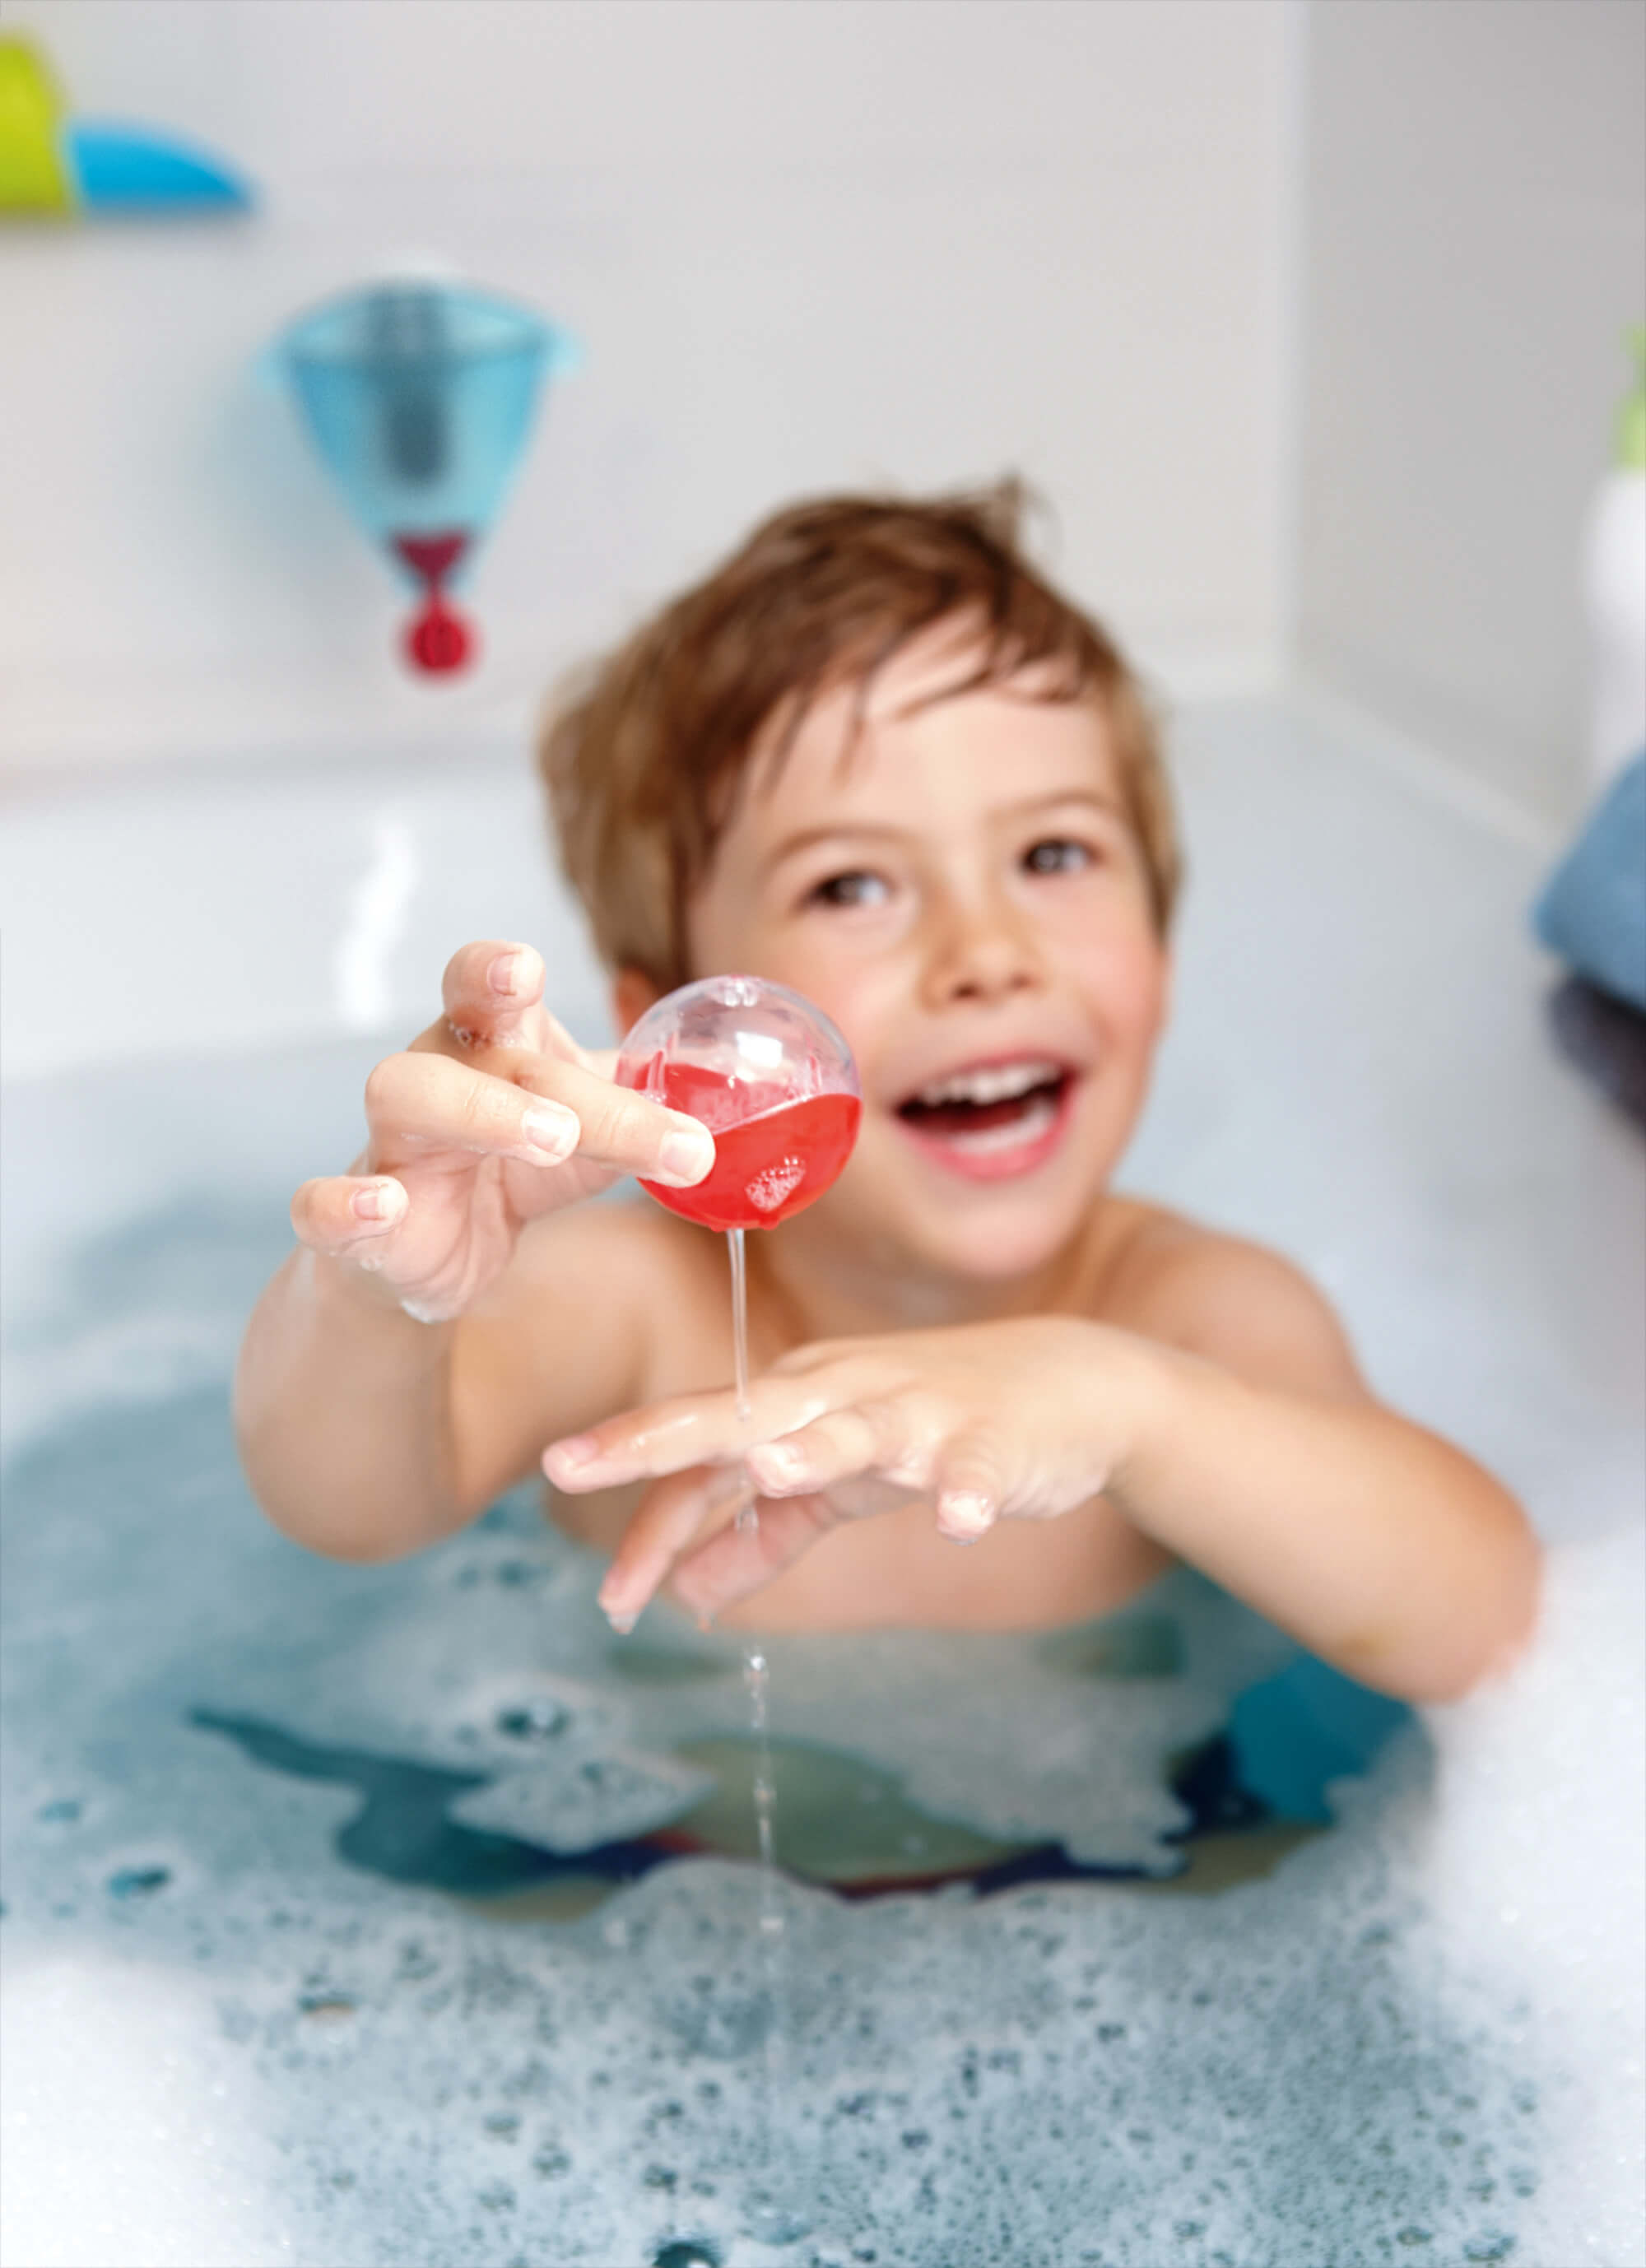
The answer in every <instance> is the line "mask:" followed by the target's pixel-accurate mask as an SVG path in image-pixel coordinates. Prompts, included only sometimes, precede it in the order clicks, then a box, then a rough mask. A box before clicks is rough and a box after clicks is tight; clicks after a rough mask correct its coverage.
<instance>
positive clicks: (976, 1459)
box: [543, 1316, 1149, 1628]
mask: <svg viewBox="0 0 1646 2268" xmlns="http://www.w3.org/2000/svg"><path fill="white" fill-rule="evenodd" d="M1148 1377H1149V1357H1148V1351H1147V1349H1146V1348H1145V1347H1144V1346H1143V1345H1142V1344H1141V1343H1140V1342H1139V1341H1136V1340H1134V1339H1133V1338H1132V1337H1131V1335H1130V1334H1129V1333H1126V1332H1122V1331H1116V1330H1111V1329H1107V1328H1105V1327H1104V1326H1103V1325H1101V1324H1097V1323H1091V1322H1085V1321H1083V1320H1081V1319H1079V1318H1075V1317H1072V1316H1036V1317H1025V1318H1022V1319H1020V1320H1016V1321H1013V1322H1000V1323H975V1324H966V1325H961V1326H957V1327H955V1328H952V1329H943V1330H932V1331H906V1332H899V1333H897V1335H896V1336H895V1337H889V1338H882V1339H854V1340H838V1341H834V1342H830V1343H826V1344H819V1345H815V1346H808V1347H801V1348H798V1349H796V1351H794V1352H793V1354H791V1355H787V1356H786V1357H785V1358H784V1359H782V1360H781V1361H780V1362H779V1363H777V1364H775V1365H774V1366H773V1367H772V1368H771V1370H770V1371H769V1372H767V1373H766V1374H765V1376H764V1377H763V1378H760V1379H758V1380H757V1381H755V1384H754V1385H753V1387H752V1388H751V1389H750V1393H749V1411H750V1414H749V1418H748V1420H747V1421H746V1422H743V1423H740V1422H739V1419H738V1416H737V1410H736V1401H735V1397H734V1395H732V1394H730V1393H727V1392H724V1391H721V1392H718V1393H711V1394H697V1395H682V1396H681V1397H679V1398H678V1399H676V1400H675V1401H671V1402H661V1403H654V1404H653V1406H652V1407H651V1408H649V1409H646V1410H631V1411H629V1412H628V1413H626V1414H625V1415H624V1416H623V1417H620V1418H612V1419H610V1420H609V1422H608V1423H607V1424H605V1425H599V1426H596V1427H595V1428H594V1430H593V1431H592V1432H588V1433H585V1434H579V1435H578V1436H576V1437H574V1438H573V1439H572V1440H564V1441H557V1442H555V1443H554V1444H553V1445H552V1446H551V1447H550V1448H549V1449H548V1450H547V1451H546V1452H545V1454H544V1456H543V1469H544V1470H545V1472H546V1473H547V1474H548V1476H549V1478H550V1480H551V1481H552V1482H553V1483H554V1484H555V1485H556V1486H557V1488H562V1489H565V1490H568V1491H573V1492H576V1491H582V1490H588V1489H604V1488H610V1487H613V1486H616V1485H617V1484H621V1483H624V1482H628V1481H634V1480H638V1479H642V1478H646V1479H651V1480H652V1481H653V1482H654V1484H655V1485H654V1486H653V1487H652V1488H651V1489H650V1490H649V1491H647V1494H646V1499H645V1500H644V1502H643V1503H642V1504H641V1506H640V1508H639V1510H638V1512H637V1513H636V1514H635V1516H634V1518H633V1520H632V1521H631V1523H630V1525H629V1528H628V1529H627V1531H626V1532H625V1534H624V1538H623V1541H622V1543H620V1544H619V1546H618V1548H617V1551H616V1556H615V1557H614V1558H613V1561H612V1564H611V1566H610V1568H609V1570H608V1572H607V1575H606V1580H605V1581H604V1582H603V1583H602V1586H601V1593H600V1600H601V1604H602V1607H603V1608H604V1609H605V1610H606V1612H607V1614H608V1615H609V1616H610V1617H611V1619H612V1621H613V1622H614V1623H615V1624H617V1626H618V1627H619V1628H626V1627H628V1626H629V1625H630V1624H631V1623H632V1622H633V1621H634V1619H635V1617H636V1616H638V1614H639V1613H640V1611H641V1609H643V1608H644V1607H645V1605H646V1602H647V1601H648V1600H649V1599H650V1598H651V1597H652V1595H653V1593H654V1592H655V1591H656V1590H657V1589H658V1588H659V1587H660V1586H661V1584H662V1583H663V1582H665V1581H668V1582H669V1584H670V1587H671V1589H672V1590H673V1592H674V1593H675V1596H676V1597H677V1598H679V1599H680V1600H681V1601H682V1602H683V1604H684V1605H685V1606H686V1607H688V1608H689V1609H690V1610H691V1611H692V1612H693V1613H695V1614H698V1615H700V1616H712V1615H714V1614H717V1613H719V1612H720V1610H721V1609H723V1608H725V1607H728V1606H731V1605H733V1604H734V1602H736V1601H738V1600H739V1599H742V1598H745V1597H747V1596H748V1595H749V1594H750V1593H752V1592H754V1591H757V1590H758V1589H760V1588H761V1587H763V1586H764V1584H766V1583H769V1582H770V1581H771V1580H772V1579H773V1577H774V1576H776V1575H778V1574H779V1573H781V1572H782V1571H783V1569H784V1568H785V1567H786V1566H788V1565H792V1563H793V1561H794V1560H795V1559H797V1558H798V1557H800V1555H801V1553H802V1552H803V1551H805V1550H808V1548H809V1547H810V1546H811V1545H812V1544H813V1543H816V1542H817V1540H818V1539H819V1538H820V1537H821V1536H823V1535H826V1534H827V1533H828V1532H829V1530H830V1528H835V1527H838V1525H839V1524H840V1522H841V1521H847V1520H860V1519H862V1518H864V1517H866V1516H868V1515H870V1514H874V1513H880V1512H883V1511H887V1510H889V1509H890V1508H892V1507H893V1506H897V1505H901V1504H906V1503H908V1502H909V1501H910V1500H911V1499H912V1498H916V1497H923V1498H925V1499H927V1500H928V1501H930V1502H931V1503H932V1504H933V1506H934V1511H935V1515H936V1524H937V1527H938V1529H939V1531H940V1533H941V1534H942V1535H947V1536H948V1537H949V1538H950V1539H951V1540H952V1541H954V1542H955V1543H975V1542H976V1541H977V1540H978V1537H979V1536H981V1535H985V1534H986V1533H987V1531H988V1529H989V1528H992V1527H993V1524H994V1522H995V1521H997V1520H1001V1519H1020V1520H1021V1519H1029V1520H1036V1519H1039V1520H1046V1519H1054V1518H1056V1517H1057V1516H1058V1515H1059V1514H1060V1513H1066V1512H1072V1511H1073V1510H1074V1508H1075V1506H1078V1505H1081V1504H1084V1503H1086V1502H1087V1501H1088V1500H1089V1499H1090V1498H1092V1497H1093V1496H1095V1495H1096V1494H1097V1493H1098V1492H1099V1491H1102V1490H1103V1488H1105V1487H1106V1486H1108V1485H1110V1484H1111V1482H1113V1481H1114V1480H1115V1479H1116V1478H1117V1477H1118V1474H1119V1472H1120V1469H1121V1468H1122V1466H1123V1465H1124V1462H1125V1460H1126V1455H1127V1454H1128V1452H1129V1449H1130V1447H1131V1443H1132V1440H1133V1435H1134V1432H1135V1430H1136V1426H1137V1424H1138V1419H1139V1413H1140V1409H1141V1407H1142V1405H1143V1397H1144V1396H1146V1395H1147V1394H1148ZM739 1465H741V1466H742V1468H743V1469H745V1470H746V1471H747V1473H748V1475H749V1480H750V1481H751V1482H752V1484H753V1486H754V1488H755V1489H756V1490H757V1491H759V1497H758V1502H759V1513H760V1516H759V1521H758V1523H757V1526H754V1527H749V1528H738V1527H736V1526H735V1525H734V1523H733V1521H732V1513H733V1512H734V1509H735V1506H736V1504H737V1502H738V1501H739V1491H738V1489H737V1488H736V1486H735V1485H733V1486H730V1487H728V1486H727V1478H728V1475H727V1468H728V1467H730V1468H735V1467H737V1466H739Z"/></svg>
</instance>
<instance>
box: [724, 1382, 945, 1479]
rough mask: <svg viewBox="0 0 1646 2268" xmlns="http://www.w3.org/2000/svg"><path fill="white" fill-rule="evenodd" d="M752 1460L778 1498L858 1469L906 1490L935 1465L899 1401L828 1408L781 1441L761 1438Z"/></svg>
mask: <svg viewBox="0 0 1646 2268" xmlns="http://www.w3.org/2000/svg"><path fill="white" fill-rule="evenodd" d="M748 1462H749V1471H750V1473H751V1474H752V1475H753V1476H754V1477H755V1480H756V1481H757V1484H759V1486H760V1488H761V1489H762V1490H763V1491H765V1492H766V1493H767V1494H769V1495H771V1496H776V1497H793V1496H802V1495H804V1494H806V1493H807V1492H808V1491H809V1490H812V1489H821V1488H827V1487H829V1485H830V1483H831V1482H835V1481H842V1480H848V1479H851V1478H853V1477H854V1476H856V1475H858V1474H860V1473H880V1474H883V1475H884V1476H885V1477H886V1478H887V1479H889V1480H895V1481H897V1482H898V1483H900V1484H902V1485H903V1486H904V1487H905V1488H921V1487H924V1485H925V1484H926V1480H927V1479H928V1478H929V1476H930V1469H931V1458H930V1456H929V1454H926V1453H925V1452H924V1451H923V1450H922V1447H921V1446H920V1443H919V1439H918V1436H917V1433H916V1431H915V1428H914V1425H913V1424H912V1412H911V1411H910V1410H909V1409H908V1407H907V1405H906V1404H905V1403H903V1402H901V1401H884V1402H861V1403H853V1405H852V1406H851V1407H850V1408H849V1409H845V1410H829V1411H827V1412H826V1413H825V1414H824V1415H823V1417H821V1418H816V1419H814V1420H813V1422H812V1423H811V1424H810V1425H803V1426H801V1428H800V1429H799V1431H798V1432H793V1433H786V1434H785V1435H784V1436H783V1438H782V1440H779V1441H763V1442H761V1443H760V1444H759V1445H758V1447H755V1448H752V1449H750V1450H749V1459H748Z"/></svg>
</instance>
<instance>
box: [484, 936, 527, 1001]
mask: <svg viewBox="0 0 1646 2268" xmlns="http://www.w3.org/2000/svg"><path fill="white" fill-rule="evenodd" d="M524 957H525V956H524V955H523V954H521V952H520V947H519V946H510V947H509V949H508V951H507V952H506V953H500V954H498V957H497V959H496V960H495V961H493V962H492V964H491V968H488V969H487V971H486V982H487V983H488V984H490V985H491V990H493V991H494V992H512V991H513V990H514V986H515V983H516V980H517V979H518V977H519V976H520V962H521V961H522V960H523V959H524Z"/></svg>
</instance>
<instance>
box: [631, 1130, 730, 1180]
mask: <svg viewBox="0 0 1646 2268" xmlns="http://www.w3.org/2000/svg"><path fill="white" fill-rule="evenodd" d="M713 1168H714V1137H713V1135H712V1134H711V1133H710V1131H709V1130H708V1128H707V1127H706V1126H695V1125H694V1126H680V1127H676V1128H675V1130H674V1131H673V1132H672V1133H668V1134H665V1135H664V1137H663V1142H662V1147H661V1149H660V1150H659V1152H658V1153H657V1165H656V1167H655V1169H654V1171H653V1173H652V1174H650V1175H648V1176H647V1178H648V1179H649V1180H651V1181H654V1182H667V1183H668V1186H669V1188H670V1189H691V1188H693V1187H695V1185H696V1184H697V1183H698V1182H700V1181H702V1179H703V1178H704V1176H705V1174H709V1173H712V1171H713Z"/></svg>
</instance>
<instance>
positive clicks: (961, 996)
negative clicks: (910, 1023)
mask: <svg viewBox="0 0 1646 2268" xmlns="http://www.w3.org/2000/svg"><path fill="white" fill-rule="evenodd" d="M1043 981H1044V966H1043V964H1042V961H1041V958H1040V954H1039V953H1038V951H1037V947H1036V945H1035V940H1034V938H1033V936H1032V935H1031V933H1030V929H1029V926H1028V924H1026V923H1025V922H1024V921H1023V919H1022V916H1021V914H1020V913H1019V912H1018V910H1017V909H1016V908H1015V906H1013V905H1011V904H1010V903H1008V902H1006V901H1005V900H1003V899H1000V898H990V899H988V900H986V901H980V902H977V903H975V904H958V903H950V904H949V905H948V906H946V907H944V908H943V909H942V910H941V914H940V915H939V917H938V918H937V919H936V920H935V921H934V924H933V934H932V938H931V941H930V950H929V951H928V954H927V956H926V986H925V989H926V996H927V1000H928V1004H929V1005H932V1006H934V1007H942V1006H945V1005H948V1003H949V1002H951V1001H956V1000H973V1001H978V1002H982V1001H987V1000H998V999H1004V998H1007V997H1008V996H1009V995H1010V994H1011V993H1014V992H1020V991H1025V990H1031V989H1032V988H1034V987H1035V986H1037V985H1038V984H1040V983H1042V982H1043Z"/></svg>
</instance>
